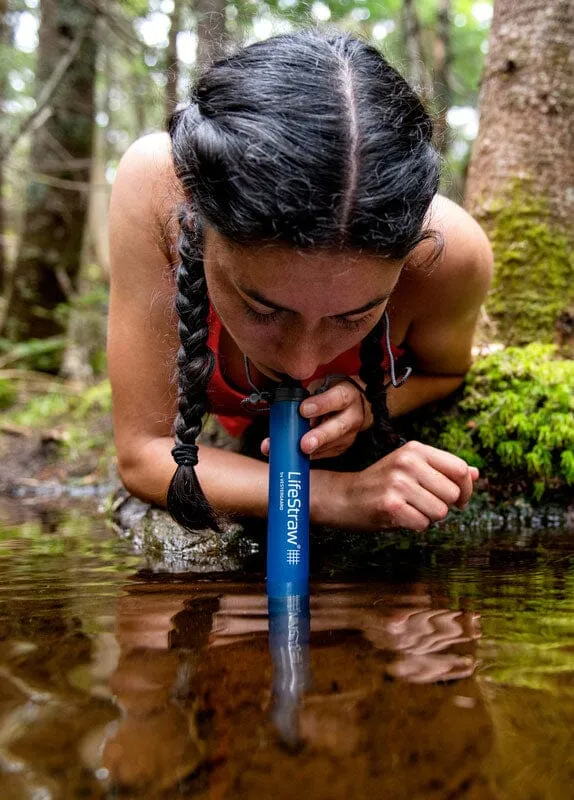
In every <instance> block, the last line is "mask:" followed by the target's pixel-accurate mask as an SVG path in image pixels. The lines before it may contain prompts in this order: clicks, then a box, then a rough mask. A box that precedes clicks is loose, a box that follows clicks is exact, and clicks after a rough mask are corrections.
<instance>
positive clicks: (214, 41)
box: [194, 0, 227, 71]
mask: <svg viewBox="0 0 574 800" xmlns="http://www.w3.org/2000/svg"><path fill="white" fill-rule="evenodd" d="M225 6H226V2H225V0H195V5H194V10H195V16H196V19H197V58H196V69H197V70H199V71H200V70H201V69H203V68H204V67H206V66H207V65H208V64H209V63H211V62H212V61H214V60H215V59H217V58H220V57H221V56H223V55H224V54H225V49H226V45H227V32H226V29H225Z"/></svg>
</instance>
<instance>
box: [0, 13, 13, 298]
mask: <svg viewBox="0 0 574 800" xmlns="http://www.w3.org/2000/svg"><path fill="white" fill-rule="evenodd" d="M7 11H8V9H7V0H0V108H2V107H3V104H4V100H5V97H6V88H7V84H8V59H7V58H5V57H3V53H4V52H6V50H7V48H8V46H9V44H10V41H11V38H12V37H11V31H10V26H9V24H8V19H7V17H8V14H7ZM5 133H6V132H5V129H4V125H3V126H2V128H0V295H1V294H3V293H4V291H5V289H6V268H7V267H6V246H5V243H4V228H5V225H6V216H5V214H4V192H3V188H4V155H3V153H4V139H5Z"/></svg>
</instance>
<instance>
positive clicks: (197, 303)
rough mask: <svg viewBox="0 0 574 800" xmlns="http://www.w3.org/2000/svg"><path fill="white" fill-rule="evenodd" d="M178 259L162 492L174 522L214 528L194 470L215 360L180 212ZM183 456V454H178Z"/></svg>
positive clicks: (192, 246) (203, 293) (194, 245)
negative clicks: (168, 450)
mask: <svg viewBox="0 0 574 800" xmlns="http://www.w3.org/2000/svg"><path fill="white" fill-rule="evenodd" d="M180 227H181V235H180V239H179V255H180V259H181V261H180V264H179V267H178V270H177V298H176V303H175V305H176V309H177V313H178V315H179V324H178V333H179V338H180V342H181V345H180V348H179V351H178V354H177V363H178V366H179V395H178V414H177V417H176V419H175V423H174V429H175V442H176V447H175V448H174V450H173V451H172V452H173V455H174V458H176V460H177V461H178V467H177V470H176V471H175V474H174V476H173V478H172V480H171V483H170V486H169V490H168V494H167V508H168V510H169V512H170V514H171V515H172V517H173V518H174V519H175V521H176V522H178V523H179V524H180V525H182V526H183V527H184V528H187V529H188V530H196V529H200V528H213V529H214V530H219V526H218V524H217V520H216V516H215V512H214V510H213V509H212V507H211V506H210V504H209V503H208V501H207V499H206V497H205V495H204V494H203V491H202V489H201V485H200V483H199V480H198V478H197V475H196V473H195V463H197V455H196V453H197V450H196V449H195V448H196V444H195V442H196V439H197V437H198V435H199V433H200V431H201V426H202V420H203V417H204V415H205V414H206V413H207V411H208V410H209V402H208V398H207V384H208V381H209V378H210V377H211V373H212V372H213V368H214V365H215V357H214V355H213V353H212V351H211V350H210V349H209V347H208V346H207V339H208V335H209V327H208V315H209V298H208V294H207V285H206V282H205V273H204V270H203V257H202V255H201V232H200V230H199V229H198V230H195V231H192V230H190V228H189V225H188V224H187V222H186V221H185V216H184V215H182V217H181V218H180ZM182 456H183V457H182Z"/></svg>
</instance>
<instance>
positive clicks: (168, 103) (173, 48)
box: [165, 0, 183, 126]
mask: <svg viewBox="0 0 574 800" xmlns="http://www.w3.org/2000/svg"><path fill="white" fill-rule="evenodd" d="M182 7H183V3H182V0H173V11H172V12H171V25H170V28H169V39H168V44H167V54H166V76H167V81H166V84H165V124H166V126H167V125H169V121H170V119H171V115H172V114H173V112H174V111H175V107H176V106H177V84H178V82H179V61H178V59H177V34H178V33H179V31H180V28H181V11H182Z"/></svg>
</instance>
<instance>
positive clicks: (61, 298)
mask: <svg viewBox="0 0 574 800" xmlns="http://www.w3.org/2000/svg"><path fill="white" fill-rule="evenodd" d="M40 10H41V19H40V31H39V44H38V53H37V67H36V96H39V94H40V92H41V90H42V87H43V86H44V85H45V84H46V83H47V82H48V81H49V80H50V77H51V75H53V73H54V70H55V69H57V68H58V64H61V63H62V58H63V57H65V54H66V53H67V52H70V50H71V48H73V47H74V46H75V45H76V43H77V41H78V37H80V39H81V46H80V48H79V50H78V53H77V55H76V57H75V58H74V60H73V61H72V63H71V64H70V65H69V66H68V68H67V70H66V72H65V73H64V75H63V77H62V78H61V80H60V82H59V85H58V88H57V89H56V91H55V92H54V94H53V95H52V97H51V100H50V102H49V105H48V108H47V109H46V110H45V111H46V112H48V110H49V117H48V119H47V121H46V122H45V123H44V124H43V125H42V126H41V127H39V128H37V129H36V130H35V131H34V132H33V134H32V142H31V155H30V160H31V169H32V172H33V173H34V175H33V177H32V180H31V182H30V184H29V186H28V191H27V197H26V212H25V220H24V227H23V231H22V241H21V245H20V252H19V254H18V258H17V261H16V267H15V272H14V282H13V287H12V295H11V297H10V299H9V302H8V311H7V319H6V335H7V336H8V338H10V339H11V340H13V341H24V340H26V339H29V338H39V339H43V338H47V337H50V336H54V335H58V334H62V333H64V331H65V330H66V314H65V313H62V312H63V311H65V308H66V305H67V302H68V300H69V299H70V295H71V294H73V293H74V292H75V290H76V284H77V277H78V273H79V268H80V260H81V250H82V238H83V234H84V224H85V220H86V211H87V200H88V191H87V189H88V184H89V179H90V158H91V153H92V138H93V131H94V84H95V61H96V42H95V37H94V30H95V27H96V11H95V4H91V3H78V2H77V0H42V3H41V9H40ZM47 164H48V165H47ZM78 165H81V166H80V167H79V168H78ZM42 168H43V170H42ZM41 171H43V174H42V175H40V174H39V173H40V172H41Z"/></svg>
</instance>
